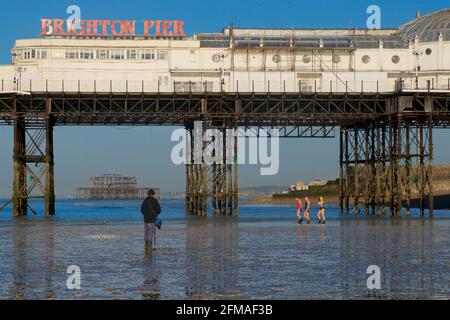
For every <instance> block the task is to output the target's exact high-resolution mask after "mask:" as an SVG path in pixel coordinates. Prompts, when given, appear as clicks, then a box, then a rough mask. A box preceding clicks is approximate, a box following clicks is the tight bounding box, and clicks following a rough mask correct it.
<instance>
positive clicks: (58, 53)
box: [52, 49, 65, 59]
mask: <svg viewBox="0 0 450 320" xmlns="http://www.w3.org/2000/svg"><path fill="white" fill-rule="evenodd" d="M64 56H65V53H64V50H58V49H55V50H52V57H53V58H57V59H62V58H64Z"/></svg>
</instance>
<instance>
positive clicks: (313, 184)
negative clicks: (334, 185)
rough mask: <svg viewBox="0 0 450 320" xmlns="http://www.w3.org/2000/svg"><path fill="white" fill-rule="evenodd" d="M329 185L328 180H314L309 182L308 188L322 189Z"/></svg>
mask: <svg viewBox="0 0 450 320" xmlns="http://www.w3.org/2000/svg"><path fill="white" fill-rule="evenodd" d="M326 184H327V181H326V180H320V179H316V180H312V181H310V182H309V184H308V186H309V187H321V186H324V185H326Z"/></svg>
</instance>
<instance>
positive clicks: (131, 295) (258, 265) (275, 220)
mask: <svg viewBox="0 0 450 320" xmlns="http://www.w3.org/2000/svg"><path fill="white" fill-rule="evenodd" d="M32 205H33V207H35V208H36V209H37V212H38V213H39V214H41V213H42V203H39V202H38V203H33V204H32ZM139 207H140V202H138V201H58V202H57V215H56V216H55V217H53V218H45V217H42V216H40V215H37V216H34V215H33V214H32V213H30V216H28V217H26V218H20V219H12V218H11V217H10V208H8V209H7V210H6V211H4V212H2V213H0V298H1V299H448V298H450V287H449V284H450V264H449V262H450V260H449V258H450V237H449V234H450V219H449V217H450V213H449V212H443V211H442V212H436V214H435V216H434V218H432V219H430V218H420V217H419V216H418V214H417V212H416V211H414V212H413V216H412V217H410V218H394V219H391V218H388V217H381V218H376V217H365V216H364V215H362V216H359V217H350V218H347V217H340V216H339V214H338V210H337V208H332V207H329V208H327V218H328V221H327V224H326V225H317V224H316V223H315V220H314V221H313V222H314V223H312V224H311V225H297V224H296V223H295V208H294V206H288V205H245V204H244V205H241V206H240V216H239V218H238V219H237V218H228V217H225V218H224V217H209V218H207V219H201V218H192V217H186V216H185V213H184V203H183V201H162V207H163V215H162V218H163V220H164V225H163V230H161V231H160V232H158V238H157V243H156V251H155V252H154V253H153V255H152V256H148V255H146V254H145V253H144V250H143V249H144V248H143V247H144V243H143V226H142V221H141V216H140V213H139ZM315 213H316V212H315V209H314V212H313V215H312V216H313V217H315ZM71 265H76V266H79V267H80V269H81V290H74V291H73V290H69V289H68V288H67V286H66V281H67V278H68V276H69V275H68V274H67V268H68V267H69V266H71ZM371 265H377V266H379V267H380V269H381V289H380V290H376V291H370V290H369V289H367V284H366V283H367V278H368V276H369V275H368V274H366V271H367V268H368V267H369V266H371Z"/></svg>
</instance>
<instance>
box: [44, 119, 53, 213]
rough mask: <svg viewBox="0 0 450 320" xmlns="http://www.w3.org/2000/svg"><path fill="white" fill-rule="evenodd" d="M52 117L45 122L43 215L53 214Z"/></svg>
mask: <svg viewBox="0 0 450 320" xmlns="http://www.w3.org/2000/svg"><path fill="white" fill-rule="evenodd" d="M53 126H54V121H53V118H52V117H51V116H50V115H49V116H48V117H47V119H46V123H45V131H46V147H45V153H46V159H45V167H46V172H45V195H44V197H45V215H46V216H53V215H55V176H54V175H55V173H54V167H55V161H54V155H53Z"/></svg>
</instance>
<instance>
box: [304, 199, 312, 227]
mask: <svg viewBox="0 0 450 320" xmlns="http://www.w3.org/2000/svg"><path fill="white" fill-rule="evenodd" d="M310 211H311V201H310V200H309V198H308V197H305V213H304V217H305V219H306V221H307V223H308V224H309V223H310V218H309V213H310Z"/></svg>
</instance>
